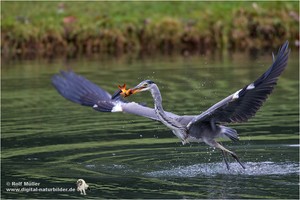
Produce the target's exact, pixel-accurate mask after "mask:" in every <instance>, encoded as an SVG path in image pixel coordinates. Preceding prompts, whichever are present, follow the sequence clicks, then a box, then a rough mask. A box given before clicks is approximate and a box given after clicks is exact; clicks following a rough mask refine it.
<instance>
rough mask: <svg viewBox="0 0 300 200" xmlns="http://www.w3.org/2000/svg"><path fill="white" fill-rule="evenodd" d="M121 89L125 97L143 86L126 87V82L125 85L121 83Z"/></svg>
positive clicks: (138, 90)
mask: <svg viewBox="0 0 300 200" xmlns="http://www.w3.org/2000/svg"><path fill="white" fill-rule="evenodd" d="M119 89H120V90H121V95H123V96H124V97H128V96H130V95H132V94H135V93H138V92H140V91H141V90H142V89H143V88H138V87H134V88H130V89H126V84H124V85H123V86H120V85H119Z"/></svg>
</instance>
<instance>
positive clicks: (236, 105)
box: [52, 41, 290, 169]
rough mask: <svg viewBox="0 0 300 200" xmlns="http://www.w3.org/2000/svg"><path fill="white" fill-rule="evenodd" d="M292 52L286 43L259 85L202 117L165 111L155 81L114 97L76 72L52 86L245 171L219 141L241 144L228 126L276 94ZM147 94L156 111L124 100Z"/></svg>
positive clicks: (58, 78) (57, 78)
mask: <svg viewBox="0 0 300 200" xmlns="http://www.w3.org/2000/svg"><path fill="white" fill-rule="evenodd" d="M289 52H290V50H289V49H288V41H286V42H285V43H284V44H283V46H282V47H281V48H280V49H279V50H278V53H277V55H276V57H275V56H274V54H272V56H273V63H272V65H271V67H270V68H269V69H268V70H267V71H266V72H265V73H264V74H262V75H261V76H260V77H259V78H258V79H257V80H256V81H254V82H252V83H250V84H249V85H246V86H245V87H243V88H242V89H240V90H238V91H236V92H235V93H233V94H231V95H229V96H228V97H226V98H225V99H223V100H221V101H219V102H218V103H216V104H214V105H213V106H211V107H210V108H208V109H207V110H206V111H204V112H202V113H201V114H200V115H183V116H179V115H176V114H174V113H171V112H167V111H164V109H163V106H162V97H161V94H160V91H159V88H158V86H157V85H156V84H155V83H154V82H153V81H151V80H145V81H142V82H141V83H140V84H138V85H137V86H135V87H134V88H130V89H128V90H126V88H125V85H124V87H120V90H118V91H117V92H116V93H115V94H114V95H110V94H109V93H108V92H107V91H105V90H103V89H102V88H100V87H98V86H97V85H95V84H94V83H92V82H90V81H89V80H87V79H85V78H84V77H82V76H79V75H77V74H75V73H74V72H72V71H68V72H65V71H61V74H60V75H59V74H57V75H54V76H53V78H52V83H53V85H54V87H55V88H56V90H57V91H58V92H59V93H60V94H61V95H62V96H63V97H65V98H66V99H68V100H70V101H72V102H75V103H78V104H81V105H84V106H89V107H92V108H93V109H95V110H97V111H101V112H124V113H130V114H135V115H139V116H143V117H147V118H150V119H153V120H156V121H160V122H161V123H163V124H164V125H166V126H167V127H168V128H170V129H171V130H172V131H173V133H174V134H175V135H176V136H177V137H178V138H179V139H180V140H181V142H182V143H183V144H186V143H189V142H204V143H206V144H208V145H209V146H211V147H215V148H218V149H220V150H221V152H222V156H223V159H224V162H225V164H226V167H227V169H229V164H228V159H227V154H230V155H231V156H232V157H233V158H234V159H235V160H236V161H237V162H238V163H239V164H240V165H241V166H242V167H243V168H244V169H245V166H244V164H243V163H242V162H241V161H240V160H239V158H238V156H237V155H236V154H235V153H234V152H232V151H230V150H228V149H226V148H225V147H224V146H222V145H221V144H220V143H219V142H217V141H216V139H217V138H220V137H222V138H224V137H225V138H229V139H231V140H232V141H238V140H239V137H238V134H237V131H236V130H235V129H233V128H229V127H226V126H225V125H226V124H228V123H239V122H246V121H247V120H248V119H250V118H251V117H253V116H254V115H255V113H256V112H257V111H258V109H259V108H260V107H261V106H262V104H263V102H264V101H265V100H266V99H267V97H268V95H269V94H271V92H272V91H273V88H274V86H275V85H276V84H277V80H278V77H279V76H280V74H281V73H282V72H283V70H284V69H285V67H286V66H287V61H288V55H289ZM143 91H150V92H151V94H152V97H153V100H154V108H149V107H147V106H144V105H141V104H138V103H135V102H128V101H125V100H124V99H123V98H122V94H123V96H129V95H132V94H135V93H138V92H143Z"/></svg>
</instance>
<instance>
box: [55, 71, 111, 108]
mask: <svg viewBox="0 0 300 200" xmlns="http://www.w3.org/2000/svg"><path fill="white" fill-rule="evenodd" d="M52 84H53V86H54V87H55V88H56V90H57V91H58V93H59V94H61V95H62V96H63V97H65V98H66V99H68V100H70V101H72V102H74V103H78V104H81V105H84V106H90V107H94V106H95V105H97V106H95V107H94V108H95V109H96V110H98V111H102V112H111V110H112V109H113V107H114V106H115V104H114V102H113V101H112V99H111V95H110V94H109V93H108V92H106V91H105V90H103V89H102V88H100V87H98V86H97V85H95V84H94V83H92V82H90V81H89V80H87V79H85V78H84V77H82V76H79V75H77V74H75V73H74V72H72V71H68V72H65V71H61V73H60V74H57V75H54V76H53V77H52Z"/></svg>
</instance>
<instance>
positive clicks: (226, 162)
mask: <svg viewBox="0 0 300 200" xmlns="http://www.w3.org/2000/svg"><path fill="white" fill-rule="evenodd" d="M221 152H222V156H223V159H224V162H225V164H226V167H227V169H228V170H229V169H230V168H229V164H228V160H227V155H226V152H225V151H223V150H221Z"/></svg>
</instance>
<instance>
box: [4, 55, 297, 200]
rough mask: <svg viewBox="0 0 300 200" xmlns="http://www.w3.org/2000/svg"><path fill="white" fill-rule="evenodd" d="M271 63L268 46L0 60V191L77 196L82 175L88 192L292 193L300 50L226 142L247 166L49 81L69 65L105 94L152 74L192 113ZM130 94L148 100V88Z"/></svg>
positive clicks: (178, 108)
mask: <svg viewBox="0 0 300 200" xmlns="http://www.w3.org/2000/svg"><path fill="white" fill-rule="evenodd" d="M271 62H272V58H271V55H270V54H268V55H261V56H258V57H251V56H248V55H246V54H234V55H230V56H229V55H227V54H226V55H223V56H220V55H209V56H191V57H185V58H184V57H174V56H166V57H156V58H152V59H149V58H147V59H145V58H140V59H136V58H130V57H121V58H113V59H112V58H89V59H76V60H54V61H53V60H51V61H45V60H34V61H17V60H16V61H9V62H4V63H2V71H1V83H2V97H1V104H2V105H1V108H2V112H1V114H2V116H1V133H2V134H1V139H2V143H1V150H2V152H1V165H2V166H1V167H2V171H1V175H2V179H1V183H2V186H1V193H2V198H54V199H55V198H56V199H57V198H81V197H82V196H81V195H80V194H79V192H77V191H74V190H75V188H76V181H77V179H79V178H82V179H84V180H85V181H86V182H87V183H88V184H89V185H90V187H91V190H90V191H87V196H86V197H88V198H128V199H129V198H148V199H149V198H160V199H165V198H180V199H182V198H208V199H211V198H222V199H224V198H272V199H273V198H295V199H296V198H298V197H299V190H298V187H299V140H298V130H299V127H298V124H299V88H298V84H299V77H298V74H299V62H298V52H293V53H292V54H291V56H290V60H289V64H288V68H287V70H286V71H285V72H284V74H283V75H282V77H281V78H280V80H279V82H278V85H277V87H276V89H275V91H274V92H273V94H272V95H271V96H270V98H269V99H268V100H267V102H266V103H265V104H264V106H263V107H262V109H261V110H260V111H259V112H258V113H257V115H256V116H255V118H253V119H251V120H250V121H249V122H247V123H243V124H234V125H231V127H233V128H235V129H237V131H238V132H239V135H240V138H241V141H240V142H238V143H232V142H230V141H225V142H223V144H224V145H225V146H226V147H228V148H229V149H231V150H233V151H235V152H236V153H237V154H238V155H239V157H240V159H241V160H242V161H243V162H244V163H245V165H246V167H247V169H246V170H243V169H241V167H240V166H239V165H238V164H237V163H235V162H234V161H233V160H231V163H230V165H231V170H230V171H228V170H227V169H226V166H225V165H224V163H223V162H222V158H221V154H220V152H219V151H217V150H214V149H212V148H210V147H208V146H206V145H205V144H195V143H194V144H192V145H185V146H183V145H182V144H181V143H180V142H179V141H178V139H176V138H175V136H174V135H173V134H172V133H171V131H170V130H168V129H167V128H166V127H165V126H163V125H162V124H160V123H158V122H154V121H151V120H149V119H146V118H142V117H138V116H133V115H128V114H123V113H100V112H96V111H94V110H93V109H90V108H88V107H82V106H79V105H77V104H74V103H71V102H69V101H66V100H65V99H64V98H62V97H61V96H60V95H58V93H57V92H56V91H55V90H54V88H53V87H52V85H51V83H50V79H51V76H52V75H53V74H55V73H57V72H58V71H59V70H61V69H67V68H72V69H73V70H74V71H75V72H76V73H79V74H81V75H83V76H85V77H87V78H88V79H90V80H92V81H93V82H95V83H96V84H98V85H100V86H102V88H104V89H106V90H108V91H109V92H111V93H113V92H114V91H115V90H116V89H117V85H119V84H123V83H127V85H128V86H129V87H131V86H134V85H136V84H137V83H139V82H140V81H141V80H143V79H152V80H153V81H155V82H156V83H157V84H158V86H159V87H160V89H161V92H162V95H163V104H164V107H165V109H166V110H168V111H172V112H175V113H176V114H198V113H200V112H201V111H204V110H205V109H206V108H208V107H209V106H210V105H212V104H213V103H215V102H217V101H219V100H221V99H222V98H224V97H226V96H227V95H229V94H231V93H233V92H235V91H236V90H238V89H240V88H241V87H243V86H244V85H245V84H248V83H250V82H251V81H253V80H255V79H256V78H257V77H258V76H259V75H260V74H261V73H263V72H264V71H265V70H266V69H267V68H268V67H269V65H270V63H271ZM127 100H130V101H136V102H145V103H147V105H148V106H152V98H151V96H150V94H148V93H141V94H138V95H135V96H131V97H130V98H129V99H127ZM19 182H21V184H22V186H17V185H16V184H17V183H19ZM25 182H37V183H38V184H39V186H37V187H39V188H65V189H70V191H68V192H63V191H53V192H49V191H48V192H41V191H40V192H36V191H29V192H26V191H24V190H25V189H28V188H36V186H24V184H25ZM13 184H15V186H13ZM12 188H13V189H20V190H21V189H22V188H25V189H23V191H22V192H16V191H9V189H12Z"/></svg>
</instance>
